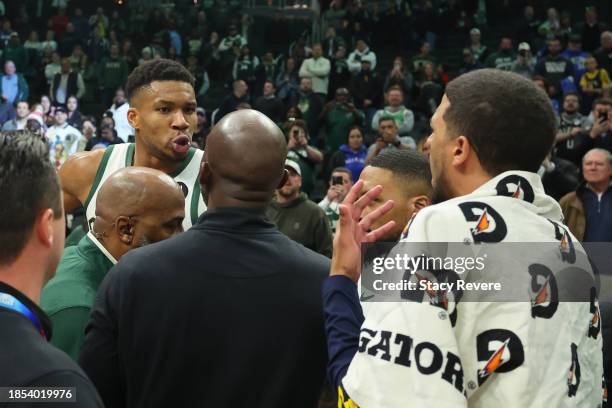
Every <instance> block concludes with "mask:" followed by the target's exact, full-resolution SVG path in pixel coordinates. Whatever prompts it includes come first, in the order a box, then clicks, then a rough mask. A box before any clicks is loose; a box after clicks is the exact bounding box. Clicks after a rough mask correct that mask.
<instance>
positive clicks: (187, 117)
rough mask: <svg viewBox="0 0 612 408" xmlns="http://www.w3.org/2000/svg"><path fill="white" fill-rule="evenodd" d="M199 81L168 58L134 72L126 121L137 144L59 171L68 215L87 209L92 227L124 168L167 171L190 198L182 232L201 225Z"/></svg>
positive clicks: (82, 157) (80, 157) (88, 155)
mask: <svg viewBox="0 0 612 408" xmlns="http://www.w3.org/2000/svg"><path fill="white" fill-rule="evenodd" d="M194 82H195V80H194V78H193V76H192V75H191V73H190V72H189V71H188V70H187V69H186V68H185V67H183V66H182V65H181V64H180V63H178V62H175V61H171V60H167V59H156V60H153V61H150V62H147V63H145V64H142V65H140V66H138V67H137V68H136V69H134V71H133V72H132V73H131V74H130V76H129V77H128V80H127V84H126V92H127V96H128V100H129V103H130V108H129V110H128V111H127V119H128V121H129V123H130V125H132V127H133V128H134V130H135V133H136V135H135V136H136V143H124V144H117V145H111V146H109V147H107V148H106V149H105V150H95V151H91V152H83V153H80V154H77V155H74V156H72V157H71V158H70V159H68V160H67V161H66V163H64V165H63V166H62V167H61V169H60V171H59V174H60V178H61V182H62V189H63V192H64V210H65V211H66V213H70V212H72V211H74V210H75V209H76V208H78V207H79V206H80V205H82V206H83V207H84V208H85V212H86V216H87V220H88V222H91V220H92V219H93V218H94V217H95V210H96V208H95V204H96V196H97V193H98V189H99V188H100V186H101V185H102V183H103V182H104V181H105V180H106V179H107V178H108V177H109V176H110V175H111V174H113V173H114V172H115V171H117V170H119V169H121V168H123V167H128V166H142V167H150V168H153V169H157V170H160V171H163V172H164V173H167V174H168V175H170V176H172V177H173V178H174V179H175V180H176V181H177V183H178V184H179V185H180V186H181V188H182V189H183V193H184V195H185V219H184V221H183V228H184V229H185V230H187V229H189V228H190V227H191V226H192V225H193V224H194V223H195V222H196V220H197V218H198V216H199V215H200V214H201V213H202V212H204V211H205V210H206V205H205V204H204V201H203V199H202V195H201V193H200V184H199V181H198V174H199V171H200V163H201V161H202V157H203V151H201V150H198V149H195V148H193V147H191V137H192V135H193V132H194V130H195V128H196V123H197V116H196V98H195V92H194V89H193V86H194ZM120 199H121V197H117V200H120Z"/></svg>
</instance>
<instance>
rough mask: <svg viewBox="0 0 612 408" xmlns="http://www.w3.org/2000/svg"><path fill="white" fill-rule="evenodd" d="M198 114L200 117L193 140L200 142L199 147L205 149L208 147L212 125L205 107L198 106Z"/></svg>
mask: <svg viewBox="0 0 612 408" xmlns="http://www.w3.org/2000/svg"><path fill="white" fill-rule="evenodd" d="M196 115H197V117H198V122H197V124H196V129H195V131H194V132H193V137H192V140H193V141H194V142H196V143H197V144H198V148H200V149H202V150H204V149H205V148H206V138H207V137H208V133H210V127H209V126H208V120H207V119H206V111H205V110H204V108H202V107H200V106H199V107H197V108H196Z"/></svg>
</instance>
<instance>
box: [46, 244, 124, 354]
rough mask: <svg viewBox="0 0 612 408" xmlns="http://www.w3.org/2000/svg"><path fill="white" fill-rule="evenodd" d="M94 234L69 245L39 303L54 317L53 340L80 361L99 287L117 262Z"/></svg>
mask: <svg viewBox="0 0 612 408" xmlns="http://www.w3.org/2000/svg"><path fill="white" fill-rule="evenodd" d="M103 251H105V252H106V250H105V249H103V247H102V244H100V243H99V241H98V240H96V238H95V237H94V236H93V235H92V234H91V233H89V234H87V235H85V236H84V237H83V238H82V239H81V241H79V244H78V245H76V246H71V247H69V248H66V250H65V251H64V256H63V257H62V259H61V261H60V264H59V266H58V268H57V271H56V272H55V276H54V277H53V279H51V280H50V281H49V282H48V283H47V285H46V286H45V287H44V288H43V291H42V294H41V297H40V306H41V308H42V309H43V310H44V311H45V313H47V315H48V316H49V317H50V318H51V322H52V323H53V337H52V338H51V343H52V344H53V345H54V346H56V347H57V348H59V349H60V350H63V351H64V352H66V353H67V354H68V355H69V356H70V357H72V359H73V360H75V361H76V360H77V358H78V357H79V352H80V350H81V346H82V345H83V340H84V338H85V327H86V326H87V323H88V322H89V314H90V311H91V307H92V305H93V302H94V299H95V296H96V292H97V291H98V286H100V283H101V282H102V279H103V278H104V276H105V275H106V273H107V272H108V271H109V269H110V268H111V267H112V266H113V263H115V260H114V259H113V258H112V256H111V255H110V254H108V252H106V254H105V253H104V252H103Z"/></svg>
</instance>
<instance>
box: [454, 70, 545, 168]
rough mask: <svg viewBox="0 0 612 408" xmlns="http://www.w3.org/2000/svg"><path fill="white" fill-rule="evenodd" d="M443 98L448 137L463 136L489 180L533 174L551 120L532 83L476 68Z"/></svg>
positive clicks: (539, 93)
mask: <svg viewBox="0 0 612 408" xmlns="http://www.w3.org/2000/svg"><path fill="white" fill-rule="evenodd" d="M446 95H447V97H448V99H449V101H450V106H449V107H448V109H447V110H446V113H445V114H444V121H445V122H446V125H447V127H448V130H449V134H450V136H451V137H458V136H461V135H462V136H465V137H466V138H467V139H468V140H469V141H470V144H471V145H472V147H473V148H474V150H475V152H476V155H477V156H478V159H479V160H480V164H481V166H482V167H483V169H484V170H485V171H486V172H487V173H489V175H491V176H495V175H497V174H500V173H502V172H504V171H507V170H524V171H531V172H536V171H537V170H538V168H539V167H540V164H541V163H542V160H544V158H545V157H546V155H547V154H548V152H549V151H550V149H551V147H552V145H553V142H554V140H555V129H556V120H555V114H554V112H553V109H552V106H551V104H550V100H549V99H548V96H546V94H545V93H544V92H543V91H542V90H541V89H539V88H538V87H537V86H536V85H535V84H533V82H532V81H530V80H528V79H526V78H524V77H522V76H520V75H518V74H514V73H509V72H503V71H499V70H494V69H481V70H478V71H473V72H469V73H467V74H464V75H461V76H460V77H458V78H457V79H455V80H453V81H451V82H450V83H449V84H448V86H447V88H446Z"/></svg>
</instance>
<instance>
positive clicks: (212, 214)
mask: <svg viewBox="0 0 612 408" xmlns="http://www.w3.org/2000/svg"><path fill="white" fill-rule="evenodd" d="M265 211H266V209H265V208H238V207H226V208H215V209H212V210H206V211H205V212H204V213H203V214H202V215H200V218H198V222H197V224H196V225H194V226H193V229H216V230H225V231H235V230H240V231H273V230H275V227H274V224H272V223H271V222H270V221H268V219H267V217H266V213H265Z"/></svg>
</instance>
